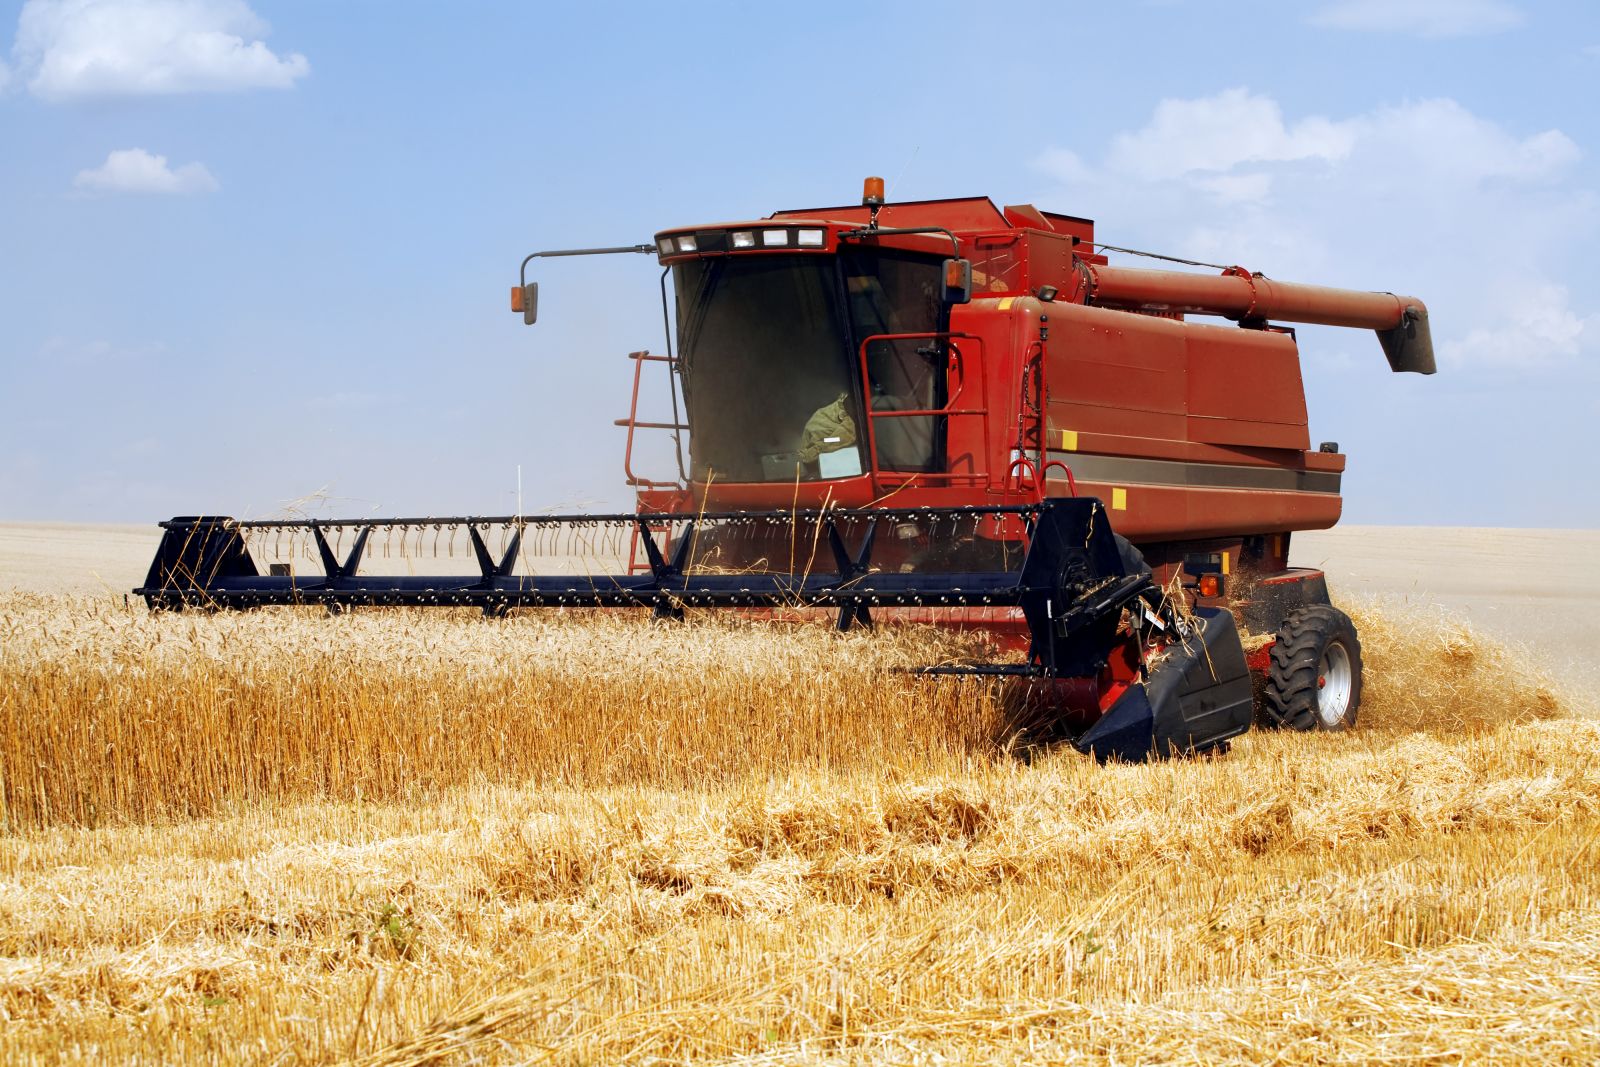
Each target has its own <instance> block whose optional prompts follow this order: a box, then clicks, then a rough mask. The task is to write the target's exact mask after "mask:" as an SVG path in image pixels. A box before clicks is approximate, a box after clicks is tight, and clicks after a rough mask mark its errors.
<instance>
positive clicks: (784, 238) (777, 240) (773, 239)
mask: <svg viewBox="0 0 1600 1067" xmlns="http://www.w3.org/2000/svg"><path fill="white" fill-rule="evenodd" d="M761 243H762V245H764V246H765V247H767V248H771V247H772V246H773V245H786V244H788V243H789V231H788V230H762V231H761Z"/></svg>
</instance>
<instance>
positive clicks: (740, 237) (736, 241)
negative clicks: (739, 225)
mask: <svg viewBox="0 0 1600 1067" xmlns="http://www.w3.org/2000/svg"><path fill="white" fill-rule="evenodd" d="M755 246H756V235H755V234H754V233H752V232H751V231H749V230H735V231H733V247H735V248H754V247H755Z"/></svg>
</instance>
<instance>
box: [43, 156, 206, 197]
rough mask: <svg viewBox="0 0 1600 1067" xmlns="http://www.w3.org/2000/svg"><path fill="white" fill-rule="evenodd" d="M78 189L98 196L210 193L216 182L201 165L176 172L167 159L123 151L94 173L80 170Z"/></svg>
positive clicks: (107, 160)
mask: <svg viewBox="0 0 1600 1067" xmlns="http://www.w3.org/2000/svg"><path fill="white" fill-rule="evenodd" d="M72 184H73V186H74V187H75V188H78V189H83V190H85V191H88V192H95V193H178V194H184V193H211V192H215V191H216V189H217V180H216V179H215V178H213V177H212V176H211V172H210V171H209V170H207V169H206V168H205V165H204V164H202V163H185V164H184V165H183V166H181V167H178V168H177V169H176V170H174V169H173V168H172V167H169V166H168V165H167V157H166V156H157V155H152V154H151V153H149V152H146V151H145V150H144V149H142V148H121V149H118V150H116V151H114V152H112V153H111V154H110V155H108V156H106V161H105V162H104V163H102V164H100V166H98V167H95V168H94V169H93V170H81V171H79V172H78V176H77V177H76V178H74V179H73V180H72Z"/></svg>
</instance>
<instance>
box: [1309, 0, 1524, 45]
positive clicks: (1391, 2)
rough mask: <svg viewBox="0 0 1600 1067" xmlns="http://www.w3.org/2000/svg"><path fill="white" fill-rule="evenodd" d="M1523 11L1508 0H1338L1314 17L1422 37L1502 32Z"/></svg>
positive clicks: (1335, 25)
mask: <svg viewBox="0 0 1600 1067" xmlns="http://www.w3.org/2000/svg"><path fill="white" fill-rule="evenodd" d="M1522 22H1523V14H1522V12H1521V11H1520V10H1519V9H1518V8H1517V7H1516V6H1514V5H1512V4H1509V3H1506V2H1505V0H1338V2H1337V3H1332V4H1327V5H1325V6H1323V7H1322V8H1320V9H1319V10H1317V11H1316V12H1314V13H1313V14H1312V16H1311V24H1312V25H1313V26H1322V27H1326V28H1328V29H1336V30H1370V31H1374V32H1378V33H1415V34H1417V35H1419V36H1422V37H1463V36H1468V35H1471V34H1480V33H1499V32H1501V31H1502V30H1509V29H1514V28H1515V27H1517V26H1520V25H1522Z"/></svg>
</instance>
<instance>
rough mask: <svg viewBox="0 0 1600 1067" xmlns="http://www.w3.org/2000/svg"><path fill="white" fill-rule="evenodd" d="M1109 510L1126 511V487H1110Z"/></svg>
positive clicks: (1225, 568) (1224, 568)
mask: <svg viewBox="0 0 1600 1067" xmlns="http://www.w3.org/2000/svg"><path fill="white" fill-rule="evenodd" d="M1111 510H1112V511H1127V510H1128V491H1127V490H1126V489H1119V488H1115V487H1113V488H1112V490H1111ZM1222 569H1223V570H1224V571H1226V570H1227V569H1228V568H1227V567H1226V566H1224V567H1223V568H1222Z"/></svg>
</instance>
